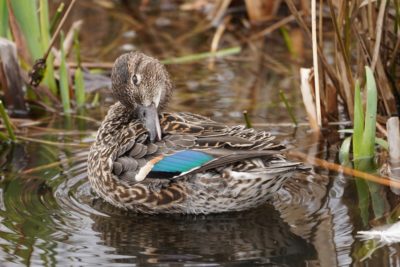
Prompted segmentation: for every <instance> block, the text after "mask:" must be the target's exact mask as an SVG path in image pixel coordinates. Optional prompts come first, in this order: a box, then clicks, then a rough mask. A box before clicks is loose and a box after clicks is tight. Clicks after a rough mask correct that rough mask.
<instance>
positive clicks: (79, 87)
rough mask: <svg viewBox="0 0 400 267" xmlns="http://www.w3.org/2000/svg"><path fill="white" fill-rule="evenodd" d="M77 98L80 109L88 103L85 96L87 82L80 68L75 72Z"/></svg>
mask: <svg viewBox="0 0 400 267" xmlns="http://www.w3.org/2000/svg"><path fill="white" fill-rule="evenodd" d="M74 80H75V97H76V104H77V106H78V107H83V106H84V105H85V101H86V95H85V81H84V79H83V71H82V69H81V68H80V67H79V68H77V69H76V71H75V78H74Z"/></svg>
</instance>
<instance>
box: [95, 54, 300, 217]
mask: <svg viewBox="0 0 400 267" xmlns="http://www.w3.org/2000/svg"><path fill="white" fill-rule="evenodd" d="M111 90H112V95H113V97H114V98H115V99H116V103H115V104H113V105H112V106H111V107H110V108H109V110H108V112H107V115H106V116H105V118H104V120H103V121H102V123H101V125H100V127H99V129H98V132H97V135H96V138H95V141H94V143H93V144H92V145H91V148H90V152H89V156H88V164H87V166H88V167H87V172H88V180H89V182H90V185H91V188H92V189H93V191H94V193H95V194H96V195H97V196H98V197H100V198H101V199H103V200H104V201H106V202H108V203H109V204H111V205H113V206H115V207H118V208H121V209H124V210H128V211H132V212H136V213H146V214H161V213H181V214H210V213H223V212H235V211H242V210H247V209H251V208H254V207H257V206H260V205H262V204H265V203H266V202H268V201H269V200H271V198H272V197H273V196H274V194H275V193H276V192H277V191H278V190H279V189H280V187H281V186H282V184H283V183H284V182H285V181H286V180H287V179H288V178H290V177H292V175H293V174H294V173H296V172H299V171H306V169H307V167H305V166H304V165H303V164H302V163H300V162H291V161H288V160H287V159H286V157H285V155H284V150H285V146H284V145H282V144H277V143H275V142H273V140H274V138H275V137H274V136H273V135H272V134H271V133H269V132H267V131H262V130H256V129H253V128H246V127H245V126H243V125H236V126H228V125H225V124H222V123H219V122H216V121H214V120H211V119H209V118H207V117H205V116H201V115H198V114H194V113H189V112H166V111H165V108H166V106H167V104H168V102H169V100H170V99H171V95H172V91H173V84H172V81H171V78H170V76H169V73H168V71H167V69H166V67H165V66H164V65H163V64H162V63H160V61H158V60H157V59H155V58H153V57H150V56H148V55H145V54H143V53H142V52H139V51H134V52H129V53H125V54H123V55H121V56H119V57H118V58H117V59H116V61H115V63H114V65H113V68H112V71H111Z"/></svg>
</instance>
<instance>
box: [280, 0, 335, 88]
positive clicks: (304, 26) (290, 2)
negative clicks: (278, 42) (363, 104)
mask: <svg viewBox="0 0 400 267" xmlns="http://www.w3.org/2000/svg"><path fill="white" fill-rule="evenodd" d="M285 1H286V4H287V6H288V8H289V10H290V12H292V14H293V15H294V16H295V17H296V20H297V22H298V23H299V25H300V27H301V28H302V29H303V30H304V31H305V33H306V35H307V38H309V39H310V40H311V39H312V37H311V32H310V29H309V28H308V26H307V24H306V22H305V21H304V19H303V17H302V16H301V15H300V12H299V11H298V10H297V8H296V5H295V4H294V2H293V0H285ZM317 52H318V56H319V58H320V60H321V63H322V65H323V67H324V70H325V71H326V73H327V74H328V76H329V78H330V79H331V81H332V83H333V84H334V86H336V87H339V84H340V83H339V77H338V76H337V75H336V72H335V71H333V69H332V67H331V66H330V65H329V64H328V61H327V59H326V57H325V55H324V53H323V51H322V49H321V47H320V46H319V45H318V46H317Z"/></svg>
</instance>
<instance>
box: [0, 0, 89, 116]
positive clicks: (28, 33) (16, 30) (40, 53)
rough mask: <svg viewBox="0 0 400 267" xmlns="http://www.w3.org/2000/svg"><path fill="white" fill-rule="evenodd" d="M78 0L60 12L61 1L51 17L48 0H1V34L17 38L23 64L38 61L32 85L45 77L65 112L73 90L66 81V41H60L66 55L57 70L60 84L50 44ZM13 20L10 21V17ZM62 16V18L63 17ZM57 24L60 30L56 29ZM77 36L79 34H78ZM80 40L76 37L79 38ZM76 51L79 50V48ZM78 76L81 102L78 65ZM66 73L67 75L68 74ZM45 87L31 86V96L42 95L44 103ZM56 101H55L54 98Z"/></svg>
mask: <svg viewBox="0 0 400 267" xmlns="http://www.w3.org/2000/svg"><path fill="white" fill-rule="evenodd" d="M75 2H76V0H73V1H72V2H71V3H70V5H69V8H68V10H67V11H66V12H65V13H64V14H63V16H61V14H62V11H63V9H64V4H63V3H61V4H60V5H59V7H58V9H57V10H56V13H55V15H54V16H53V18H52V20H51V21H50V18H49V7H48V0H39V1H28V2H27V3H25V2H24V1H16V0H0V14H1V27H0V36H3V37H7V38H9V39H14V41H15V42H16V43H17V46H18V48H19V56H20V57H21V59H22V66H23V68H24V69H26V70H28V69H30V68H31V64H32V62H33V61H35V65H34V66H33V69H32V71H31V75H34V76H32V80H31V85H32V86H37V85H38V84H39V83H40V82H41V81H42V79H43V80H44V87H43V88H44V90H49V92H50V93H51V94H52V95H53V96H54V97H56V98H58V97H59V98H61V100H62V103H63V109H64V112H69V111H70V110H71V105H70V103H69V99H70V98H71V95H70V93H72V92H73V91H72V90H66V88H67V87H68V86H67V87H66V85H67V83H68V80H69V79H70V77H69V76H68V75H69V73H68V71H67V68H66V67H67V65H66V64H67V63H66V56H65V54H66V53H65V51H62V50H63V43H61V44H60V50H61V54H63V55H64V56H63V57H62V60H61V65H60V68H59V71H58V74H59V75H58V76H59V87H58V86H57V83H56V79H55V74H54V73H55V68H54V55H53V54H52V53H51V51H50V50H51V48H52V47H53V45H54V41H55V39H56V37H58V34H59V31H60V29H61V26H62V25H63V23H64V21H65V18H66V17H67V16H68V14H69V12H70V11H71V8H72V6H73V4H74V3H75ZM9 20H10V21H11V23H8V21H9ZM60 20H61V21H60ZM57 25H58V27H57V30H54V29H55V27H56V26H57ZM76 39H77V36H76ZM76 42H77V41H76ZM76 53H80V51H79V49H77V50H76ZM78 69H80V70H78V71H77V75H76V78H75V84H76V85H77V86H78V87H79V89H78V90H77V92H78V94H76V95H77V97H78V98H79V99H77V101H76V102H77V105H79V106H82V101H84V99H85V97H84V95H85V94H84V83H83V74H80V72H82V70H81V68H80V67H79V68H78ZM65 75H67V76H65ZM40 92H43V90H40V91H35V93H34V92H33V91H32V90H30V89H29V88H28V95H27V96H28V98H31V99H37V97H39V98H42V99H43V100H44V102H45V103H47V104H50V102H49V101H48V94H47V95H46V94H41V93H40ZM53 102H54V101H53Z"/></svg>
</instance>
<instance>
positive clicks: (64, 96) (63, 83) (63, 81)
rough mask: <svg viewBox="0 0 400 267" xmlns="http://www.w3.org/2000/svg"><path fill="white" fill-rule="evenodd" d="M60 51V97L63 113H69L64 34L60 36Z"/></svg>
mask: <svg viewBox="0 0 400 267" xmlns="http://www.w3.org/2000/svg"><path fill="white" fill-rule="evenodd" d="M60 50H61V63H60V95H61V102H62V106H63V110H64V112H65V113H69V112H71V104H70V96H69V91H70V90H69V81H68V80H69V76H68V68H67V59H66V55H65V50H64V33H63V32H61V34H60Z"/></svg>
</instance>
